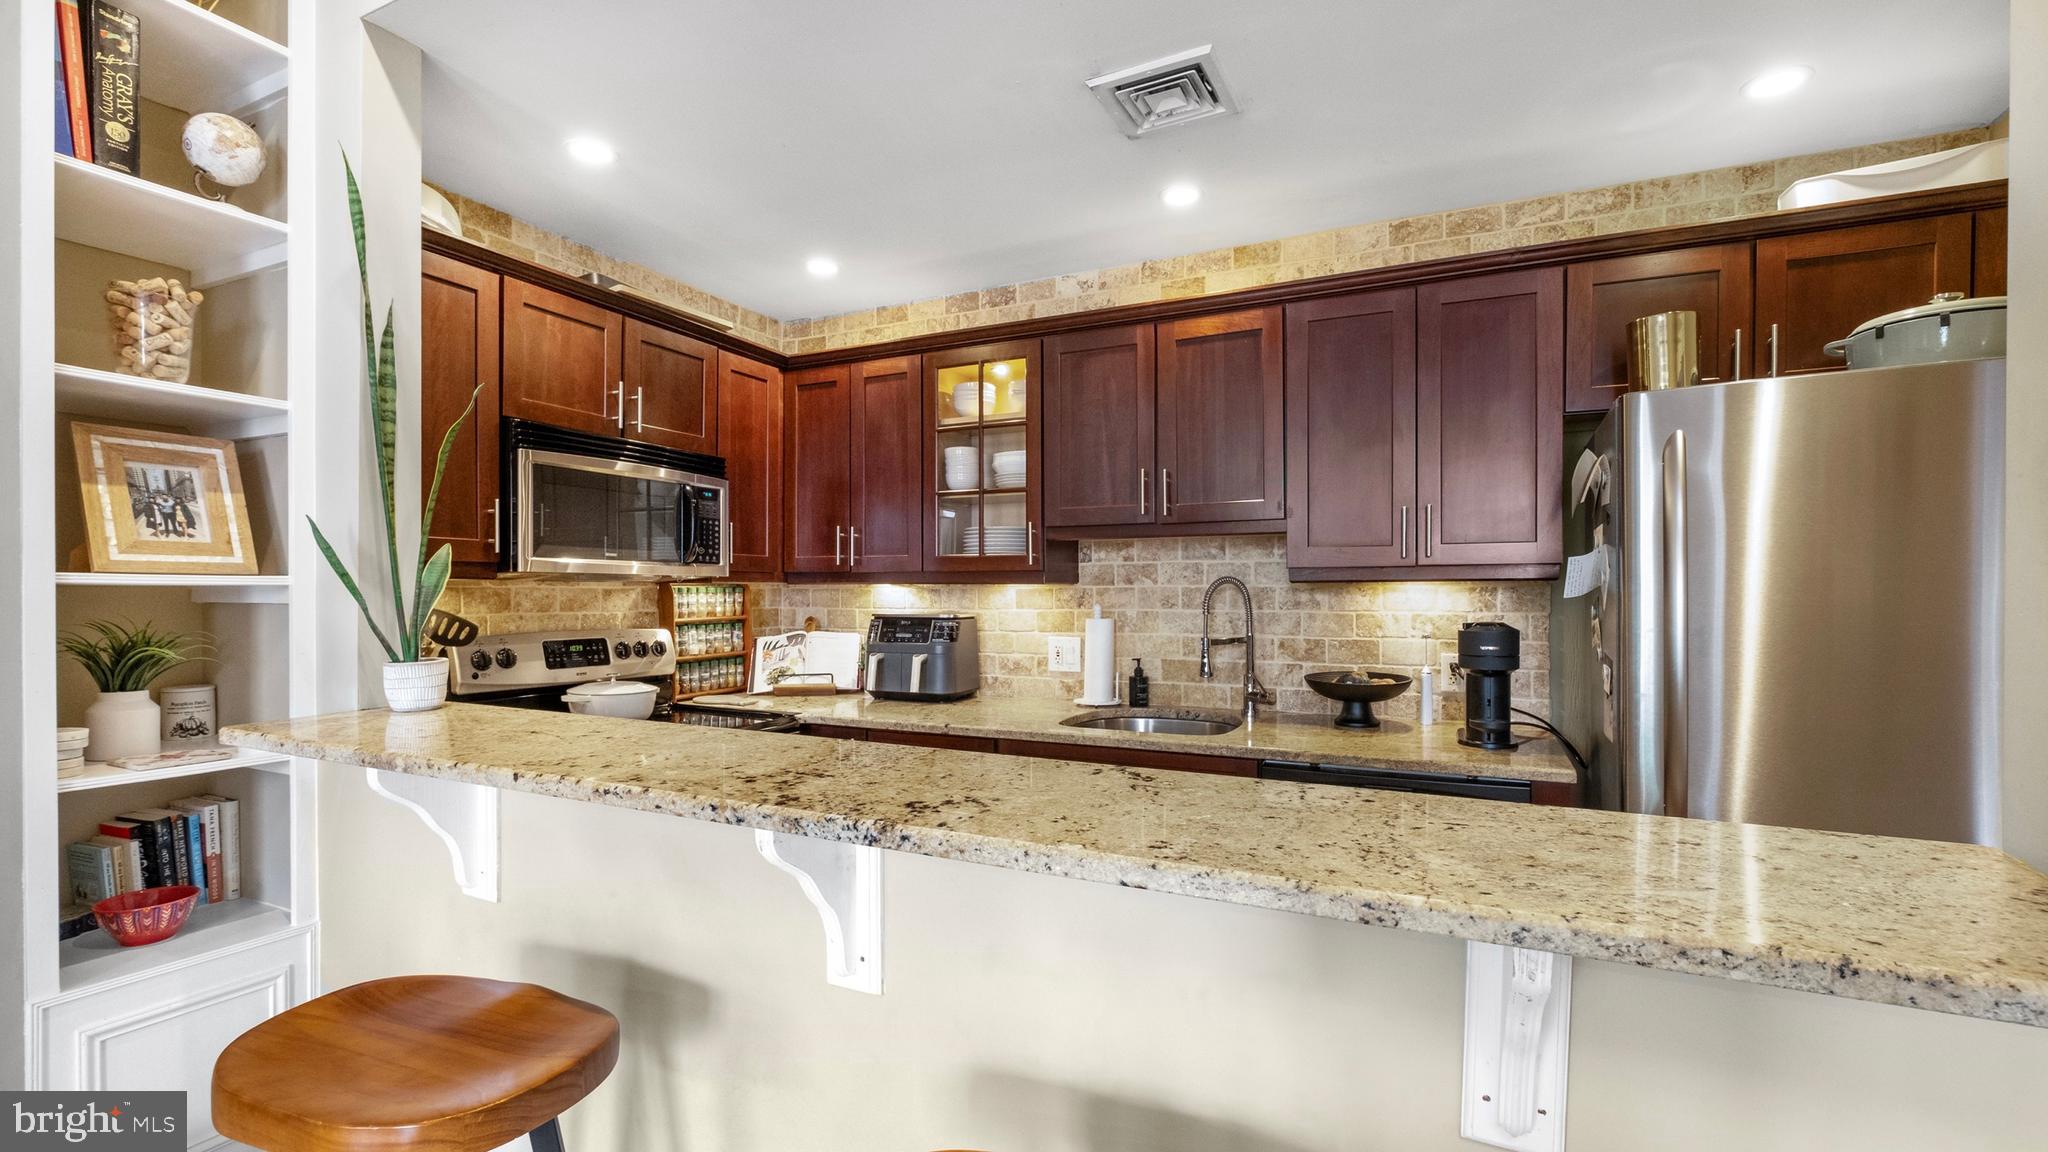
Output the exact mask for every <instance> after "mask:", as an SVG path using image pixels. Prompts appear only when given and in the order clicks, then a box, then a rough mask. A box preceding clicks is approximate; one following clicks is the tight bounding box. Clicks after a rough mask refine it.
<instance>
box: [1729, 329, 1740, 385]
mask: <svg viewBox="0 0 2048 1152" xmlns="http://www.w3.org/2000/svg"><path fill="white" fill-rule="evenodd" d="M1728 379H1730V380H1740V379H1742V329H1740V328H1737V329H1736V330H1735V352H1734V359H1733V360H1732V361H1730V362H1729V364H1728Z"/></svg>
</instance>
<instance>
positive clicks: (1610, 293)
mask: <svg viewBox="0 0 2048 1152" xmlns="http://www.w3.org/2000/svg"><path fill="white" fill-rule="evenodd" d="M1749 257H1750V246H1749V245H1748V244H1747V243H1741V244H1715V245H1709V246H1707V247H1703V248H1680V249H1678V250H1676V251H1673V252H1646V253H1643V254H1641V255H1638V256H1618V257H1615V258H1614V259H1612V260H1589V261H1587V262H1586V263H1583V264H1574V265H1572V266H1571V267H1569V268H1567V269H1565V289H1564V318H1565V345H1564V346H1565V353H1564V410H1565V411H1567V412H1605V411H1607V406H1608V405H1610V404H1612V403H1614V398H1615V397H1617V396H1619V395H1621V394H1622V393H1624V392H1626V391H1628V390H1629V387H1628V385H1629V380H1628V342H1629V340H1628V323H1629V321H1631V320H1634V319H1635V318H1636V317H1638V316H1649V315H1653V314H1655V313H1658V312H1693V313H1697V314H1698V316H1699V352H1700V376H1701V377H1702V378H1703V379H1706V380H1737V379H1741V378H1743V377H1745V376H1747V375H1749V374H1750V370H1749V365H1750V364H1753V363H1755V357H1754V355H1753V353H1754V352H1755V350H1756V339H1755V333H1754V332H1753V331H1750V330H1749V328H1750V319H1749V318H1750V280H1749ZM1738 340H1739V341H1740V342H1741V344H1742V363H1740V364H1738V363H1736V360H1735V345H1736V342H1737V341H1738Z"/></svg>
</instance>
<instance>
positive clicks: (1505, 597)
mask: <svg viewBox="0 0 2048 1152" xmlns="http://www.w3.org/2000/svg"><path fill="white" fill-rule="evenodd" d="M1226 575H1228V576H1236V577H1238V578H1239V579H1241V580H1243V581H1244V582H1245V583H1246V584H1247V585H1249V586H1250V587H1251V589H1252V603H1253V606H1254V607H1255V608H1256V609H1257V613H1258V616H1257V626H1258V634H1259V652H1258V672H1259V677H1260V679H1261V680H1262V681H1264V682H1265V684H1266V686H1267V687H1269V688H1272V689H1273V690H1274V691H1275V692H1277V693H1278V703H1279V708H1280V710H1282V711H1285V712H1304V713H1311V714H1334V713H1335V711H1336V708H1335V706H1334V705H1332V704H1330V703H1329V702H1328V701H1326V700H1324V699H1323V698H1322V697H1320V696H1317V695H1315V694H1314V693H1312V692H1310V691H1309V690H1308V689H1307V688H1306V687H1305V686H1303V684H1302V681H1301V677H1302V675H1303V674H1305V673H1308V672H1316V671H1322V670H1325V669H1339V670H1348V669H1357V668H1382V669H1392V670H1395V671H1403V672H1407V673H1408V674H1410V675H1413V674H1415V673H1416V671H1417V670H1418V669H1420V668H1421V667H1422V666H1423V665H1425V664H1429V663H1433V662H1434V661H1435V660H1436V659H1437V656H1438V655H1439V654H1441V653H1450V652H1454V651H1456V637H1457V631H1458V626H1459V625H1460V624H1461V623H1463V622H1465V621H1467V620H1480V619H1498V620H1505V621H1507V622H1508V623H1509V624H1512V625H1514V626H1515V627H1516V628H1519V629H1521V632H1522V670H1521V671H1520V672H1518V673H1516V674H1515V679H1514V691H1515V698H1516V700H1517V701H1519V702H1521V703H1522V706H1523V707H1527V708H1529V709H1530V710H1531V711H1534V712H1537V713H1539V714H1542V713H1544V712H1546V710H1547V708H1548V697H1549V664H1550V644H1549V636H1550V634H1549V615H1548V613H1549V587H1548V585H1546V584H1543V583H1541V582H1537V581H1527V582H1519V583H1508V584H1469V583H1438V582H1430V583H1399V584H1290V583H1288V581H1287V562H1286V555H1285V551H1284V544H1283V541H1282V538H1281V537H1279V536H1228V537H1223V536H1218V537H1198V538H1191V539H1184V540H1114V541H1090V542H1084V543H1083V544H1082V545H1081V570H1080V580H1079V582H1078V583H1076V584H1072V585H992V584H979V585H976V584H944V585H927V584H919V585H906V584H872V585H846V584H756V585H753V586H751V596H752V604H753V609H752V625H753V628H754V630H755V632H756V633H757V634H758V633H762V632H773V631H794V630H796V629H800V628H802V627H803V626H804V621H805V619H806V618H807V617H815V618H816V619H817V621H818V623H819V625H820V626H821V627H824V628H828V629H832V630H835V631H858V630H860V629H863V628H865V627H866V625H867V621H868V617H869V616H870V615H871V614H873V613H874V612H875V611H877V610H890V609H925V608H928V609H939V610H945V611H953V612H969V613H973V614H974V615H975V617H976V619H977V620H978V622H979V626H980V634H981V682H982V691H983V692H986V693H989V694H991V695H1003V696H1026V697H1038V698H1044V699H1065V700H1071V699H1074V698H1076V697H1078V696H1080V694H1081V678H1080V676H1079V675H1070V674H1066V673H1061V674H1058V675H1055V674H1053V673H1052V672H1050V671H1049V670H1048V669H1047V667H1046V637H1048V636H1052V635H1078V634H1079V633H1080V632H1081V629H1082V623H1081V622H1082V621H1083V620H1084V619H1086V618H1087V617H1088V615H1089V610H1090V609H1091V608H1092V606H1094V605H1096V604H1100V605H1101V606H1102V612H1103V615H1105V616H1108V617H1111V618H1113V619H1114V620H1115V621H1116V622H1117V639H1116V647H1117V660H1118V692H1119V694H1120V695H1121V694H1122V677H1124V676H1125V675H1128V674H1129V670H1130V667H1131V664H1130V661H1131V659H1132V658H1133V657H1142V658H1143V659H1144V661H1145V669H1146V673H1147V674H1148V675H1149V676H1150V677H1151V680H1152V701H1153V703H1155V704H1162V705H1190V706H1196V707H1213V708H1234V707H1236V706H1237V705H1238V704H1239V702H1240V701H1239V691H1240V689H1239V685H1240V684H1241V683H1242V682H1243V676H1244V673H1243V667H1244V665H1243V663H1242V660H1243V654H1242V653H1241V652H1240V651H1239V650H1237V649H1234V648H1222V649H1218V650H1217V652H1216V655H1215V661H1214V662H1215V671H1216V677H1215V679H1213V680H1207V681H1205V680H1203V679H1201V677H1200V675H1199V673H1198V664H1197V661H1196V657H1197V654H1198V652H1199V638H1200V636H1201V631H1202V613H1201V606H1202V592H1203V590H1204V589H1206V588H1207V587H1208V585H1209V582H1210V581H1212V580H1214V579H1216V578H1217V577H1219V576H1226ZM444 607H447V608H448V609H449V610H450V611H453V612H456V613H457V614H459V615H462V616H466V617H468V618H469V619H471V620H473V621H475V622H476V623H477V624H478V626H480V627H482V628H483V629H484V630H485V631H486V632H516V631H532V630H537V629H552V628H603V627H621V626H624V627H652V626H653V625H654V624H655V623H656V620H657V615H656V614H657V608H656V601H655V593H654V590H653V588H652V587H650V586H645V585H603V584H582V583H576V584H550V583H537V582H531V581H496V582H491V581H473V580H458V581H452V582H451V583H450V584H449V586H448V596H447V599H446V600H445V601H444ZM1242 613H1243V609H1242V608H1241V607H1240V606H1239V603H1238V600H1237V597H1236V595H1235V594H1234V593H1228V592H1225V593H1219V594H1218V596H1217V600H1216V613H1215V623H1214V626H1213V628H1212V632H1213V634H1214V635H1218V636H1235V635H1237V634H1238V632H1239V630H1240V628H1241V623H1240V622H1241V620H1242ZM1446 703H1447V705H1448V707H1447V708H1446V710H1445V715H1446V716H1449V717H1454V716H1457V715H1458V714H1459V712H1460V709H1459V707H1458V705H1459V701H1456V700H1447V701H1446ZM1415 706H1416V697H1415V695H1414V694H1413V693H1410V694H1409V695H1407V696H1403V697H1401V698H1400V699H1398V700H1396V701H1394V702H1393V703H1392V704H1391V705H1389V706H1388V707H1387V708H1386V709H1384V711H1385V712H1386V713H1387V714H1390V715H1395V716H1412V715H1413V714H1414V711H1415Z"/></svg>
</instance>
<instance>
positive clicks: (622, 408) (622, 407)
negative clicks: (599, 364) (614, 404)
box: [618, 380, 626, 435]
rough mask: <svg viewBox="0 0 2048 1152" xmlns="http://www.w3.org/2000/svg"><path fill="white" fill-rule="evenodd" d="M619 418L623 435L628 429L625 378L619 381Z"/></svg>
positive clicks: (620, 430)
mask: <svg viewBox="0 0 2048 1152" xmlns="http://www.w3.org/2000/svg"><path fill="white" fill-rule="evenodd" d="M618 418H619V432H620V434H621V435H623V434H624V433H625V431H626V382H625V381H624V380H621V381H619V414H618Z"/></svg>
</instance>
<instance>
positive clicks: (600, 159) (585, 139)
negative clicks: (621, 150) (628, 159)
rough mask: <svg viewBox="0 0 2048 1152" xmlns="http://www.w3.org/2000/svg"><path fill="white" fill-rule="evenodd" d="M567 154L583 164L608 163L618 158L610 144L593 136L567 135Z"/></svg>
mask: <svg viewBox="0 0 2048 1152" xmlns="http://www.w3.org/2000/svg"><path fill="white" fill-rule="evenodd" d="M569 155H571V156H574V157H575V158H576V159H578V160H580V161H582V162H583V163H585V164H590V165H599V164H609V163H611V162H612V161H614V160H616V159H618V158H619V154H618V153H617V152H615V151H613V150H612V146H611V145H609V144H607V143H605V142H604V141H602V140H599V139H598V138H597V137H595V136H571V137H569Z"/></svg>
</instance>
